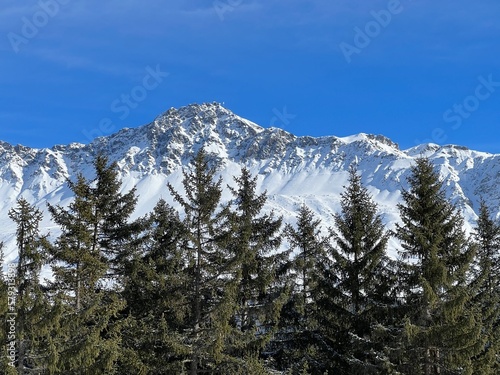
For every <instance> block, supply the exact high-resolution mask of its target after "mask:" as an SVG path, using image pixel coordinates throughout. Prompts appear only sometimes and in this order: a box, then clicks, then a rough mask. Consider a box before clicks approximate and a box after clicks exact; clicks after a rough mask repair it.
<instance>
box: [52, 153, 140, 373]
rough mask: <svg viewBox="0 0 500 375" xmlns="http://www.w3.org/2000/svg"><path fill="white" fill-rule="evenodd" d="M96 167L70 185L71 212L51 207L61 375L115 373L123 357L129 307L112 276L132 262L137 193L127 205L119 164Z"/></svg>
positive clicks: (102, 160) (100, 161) (100, 160)
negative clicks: (130, 223) (58, 231)
mask: <svg viewBox="0 0 500 375" xmlns="http://www.w3.org/2000/svg"><path fill="white" fill-rule="evenodd" d="M94 166H95V172H96V177H95V179H94V180H93V181H87V180H86V178H85V177H84V176H83V175H79V176H78V177H77V180H76V181H75V182H72V181H68V186H69V188H70V189H71V191H72V192H73V194H74V200H73V201H72V202H71V203H70V205H69V207H68V208H64V207H60V206H51V205H49V211H50V212H51V214H52V218H53V220H54V222H55V223H56V224H57V225H59V227H60V228H61V231H62V233H61V235H60V236H59V237H58V239H57V240H56V243H55V245H54V246H53V248H52V251H51V253H52V270H53V274H54V280H53V282H52V293H53V299H54V301H55V303H56V302H57V304H58V305H60V306H62V308H63V309H64V311H63V315H62V317H61V322H60V325H61V326H60V329H59V332H58V340H59V341H58V343H57V345H58V347H57V348H58V352H59V358H58V363H57V371H59V372H61V373H65V374H96V373H109V374H111V373H114V372H115V371H116V363H117V361H118V360H119V358H120V356H121V348H120V343H121V329H122V328H121V327H122V326H123V324H124V321H123V320H122V319H120V313H121V311H123V309H124V307H125V303H124V301H123V299H122V298H121V296H120V294H119V292H120V285H119V284H117V283H116V281H119V280H118V279H116V278H115V277H114V276H116V275H117V274H119V272H118V271H119V268H118V265H119V264H122V263H123V259H127V258H128V255H127V254H128V253H129V249H130V246H129V242H130V240H131V236H132V235H131V233H130V227H129V226H128V224H127V220H128V218H129V215H130V213H131V212H132V211H133V205H134V204H135V198H134V196H133V194H134V190H132V191H131V192H130V193H129V194H127V195H126V196H127V197H128V198H130V199H127V202H126V203H125V199H124V196H122V195H121V194H120V193H119V188H120V184H119V182H118V176H117V174H116V172H115V171H114V169H115V168H116V165H114V164H112V165H110V166H108V165H107V159H106V158H104V157H102V156H99V157H97V159H96V160H95V163H94ZM120 272H121V271H120ZM110 276H111V277H112V278H110Z"/></svg>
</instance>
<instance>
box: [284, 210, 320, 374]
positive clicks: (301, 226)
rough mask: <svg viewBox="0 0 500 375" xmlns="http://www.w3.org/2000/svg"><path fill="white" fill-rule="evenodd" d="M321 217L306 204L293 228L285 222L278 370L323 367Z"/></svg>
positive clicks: (316, 372)
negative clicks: (286, 288)
mask: <svg viewBox="0 0 500 375" xmlns="http://www.w3.org/2000/svg"><path fill="white" fill-rule="evenodd" d="M320 224H321V221H320V220H318V219H316V218H315V216H314V213H313V212H312V211H311V210H310V209H309V208H308V207H307V206H305V205H302V206H301V207H300V209H299V212H298V216H297V224H296V227H295V228H294V227H293V226H291V225H287V226H286V228H285V236H286V238H287V240H288V242H289V244H290V251H292V252H293V256H292V258H291V261H290V263H289V280H288V282H290V287H291V290H290V296H289V300H288V302H287V303H286V305H285V306H284V307H283V310H282V313H281V321H280V332H279V333H278V335H277V340H276V342H275V343H274V344H275V345H276V346H277V349H278V350H277V352H276V353H275V354H274V357H275V360H276V362H277V366H278V368H279V369H280V370H285V369H287V368H289V369H290V370H291V371H292V372H293V373H298V371H301V370H302V369H304V368H308V369H309V370H310V371H312V373H313V374H323V371H324V370H325V369H326V365H325V361H326V358H325V357H324V354H325V353H321V352H318V345H319V344H318V329H319V327H318V321H317V319H318V317H317V313H318V311H317V304H316V303H317V300H318V278H317V276H318V269H319V263H320V262H321V261H323V260H324V259H325V251H326V247H327V239H326V238H325V237H324V236H323V235H322V234H321V227H320Z"/></svg>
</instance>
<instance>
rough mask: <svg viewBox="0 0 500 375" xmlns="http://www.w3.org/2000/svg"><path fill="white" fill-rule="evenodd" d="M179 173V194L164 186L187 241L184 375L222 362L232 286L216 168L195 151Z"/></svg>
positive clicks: (232, 301) (233, 300)
mask: <svg viewBox="0 0 500 375" xmlns="http://www.w3.org/2000/svg"><path fill="white" fill-rule="evenodd" d="M191 166H192V168H191V170H190V171H188V172H185V173H184V179H183V185H184V193H185V196H182V195H181V194H179V193H178V192H176V191H175V189H174V188H173V187H172V186H171V185H170V184H169V185H168V187H169V190H170V191H171V193H172V195H173V196H174V198H175V200H176V201H177V202H179V203H180V205H181V207H182V209H183V211H184V215H185V219H184V225H185V227H186V230H187V237H186V242H185V246H184V248H183V251H184V252H185V253H186V255H187V261H188V269H187V272H188V274H189V275H190V280H191V283H190V285H189V292H188V293H189V294H188V296H187V298H188V300H189V303H190V307H191V308H190V311H189V316H188V317H187V319H188V321H189V323H190V324H189V325H190V329H189V330H188V340H189V345H190V348H191V360H190V369H189V371H190V374H193V375H195V374H199V373H203V372H207V373H209V372H210V371H215V369H216V368H217V366H219V365H220V364H221V363H223V362H224V359H225V355H224V349H225V342H226V340H227V337H228V333H229V331H230V319H231V317H232V316H234V312H235V309H236V298H235V295H236V283H235V282H234V281H233V278H232V277H231V269H230V265H231V260H230V258H228V253H227V251H226V248H225V245H226V244H227V235H226V233H228V230H227V228H224V227H223V225H224V222H225V221H226V220H225V219H224V215H225V214H226V213H225V211H226V210H223V209H222V208H221V205H220V199H221V193H222V189H221V184H222V180H221V179H219V180H217V181H216V180H215V174H216V170H215V168H212V167H210V166H209V162H208V160H207V154H206V152H205V151H204V150H203V149H201V150H200V151H199V152H198V153H197V154H196V156H195V158H194V160H193V162H192V165H191Z"/></svg>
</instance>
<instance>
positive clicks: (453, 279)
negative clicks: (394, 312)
mask: <svg viewBox="0 0 500 375" xmlns="http://www.w3.org/2000/svg"><path fill="white" fill-rule="evenodd" d="M411 172H412V173H411V175H410V177H409V178H408V182H409V184H410V189H409V190H406V191H403V193H402V196H403V203H402V204H400V205H399V206H398V208H399V211H400V216H401V221H402V224H398V225H397V227H396V232H395V234H396V237H397V238H398V239H399V240H400V242H401V246H402V250H401V257H402V259H403V261H405V263H402V267H401V275H400V282H401V283H402V291H403V293H404V297H405V305H406V308H407V310H406V323H405V335H404V341H403V344H404V348H403V353H404V358H403V359H402V360H401V363H402V365H401V371H402V372H403V373H406V374H425V375H433V374H441V375H445V374H471V373H472V369H473V367H472V364H471V360H470V358H472V357H473V356H474V355H475V354H476V353H477V352H478V349H479V348H480V342H479V340H478V336H479V330H480V324H479V321H478V317H477V315H476V314H475V312H474V311H472V310H468V309H467V306H468V303H469V302H470V296H471V294H472V293H471V290H470V288H469V285H468V280H467V278H468V274H469V271H470V266H471V261H472V258H473V255H474V248H473V246H471V245H470V243H469V241H468V238H467V237H466V234H465V233H464V229H463V219H462V217H461V215H460V214H459V213H458V211H457V209H456V208H455V207H454V206H453V205H451V204H450V203H449V202H448V201H447V200H446V197H445V194H444V191H443V189H442V182H441V181H440V180H439V176H438V174H437V173H436V172H435V171H434V169H433V166H432V164H431V162H430V161H429V160H428V159H426V158H420V159H417V161H416V165H415V166H413V167H412V170H411Z"/></svg>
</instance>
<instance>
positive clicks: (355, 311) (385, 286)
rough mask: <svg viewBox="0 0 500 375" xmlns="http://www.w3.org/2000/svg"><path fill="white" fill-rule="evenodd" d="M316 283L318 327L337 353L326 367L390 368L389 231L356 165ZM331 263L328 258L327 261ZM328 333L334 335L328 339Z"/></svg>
mask: <svg viewBox="0 0 500 375" xmlns="http://www.w3.org/2000/svg"><path fill="white" fill-rule="evenodd" d="M340 207H341V211H340V212H339V213H337V214H335V217H334V219H335V226H334V228H332V229H331V238H332V240H333V243H332V245H331V246H330V247H329V248H328V249H329V254H328V255H329V257H328V258H327V259H325V261H324V262H322V264H324V265H326V267H324V269H323V272H321V275H323V280H322V282H321V286H322V288H323V295H324V297H325V298H324V299H323V300H322V301H321V306H322V308H321V309H320V311H326V310H328V309H331V310H333V311H334V312H335V314H332V312H331V310H330V311H328V312H327V313H325V314H324V317H323V318H322V326H324V327H325V337H328V338H330V340H331V341H332V342H334V344H333V348H332V349H333V350H335V352H336V353H337V358H334V360H333V361H332V362H333V367H330V368H329V370H331V371H335V373H339V374H341V373H342V374H383V373H388V372H389V370H390V367H391V366H390V363H389V359H388V353H386V352H385V344H386V342H384V336H385V335H384V334H383V332H385V331H388V330H389V328H390V325H391V321H390V319H389V318H390V316H391V314H390V312H391V311H390V307H391V306H392V305H393V303H394V297H393V290H394V276H393V274H392V272H391V267H390V263H391V262H390V261H389V259H388V257H387V255H386V249H387V243H388V240H389V234H388V232H387V231H386V230H385V227H384V225H383V222H382V217H381V216H380V214H379V213H378V209H377V205H376V204H375V203H374V202H373V201H372V198H371V196H370V194H369V193H368V190H367V189H366V188H365V187H364V186H363V185H362V183H361V176H360V175H358V173H357V171H356V169H355V167H351V168H350V171H349V184H348V186H346V187H345V190H344V192H343V193H342V194H341V201H340ZM330 259H331V260H332V262H329V260H330ZM333 337H336V338H335V339H333Z"/></svg>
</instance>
